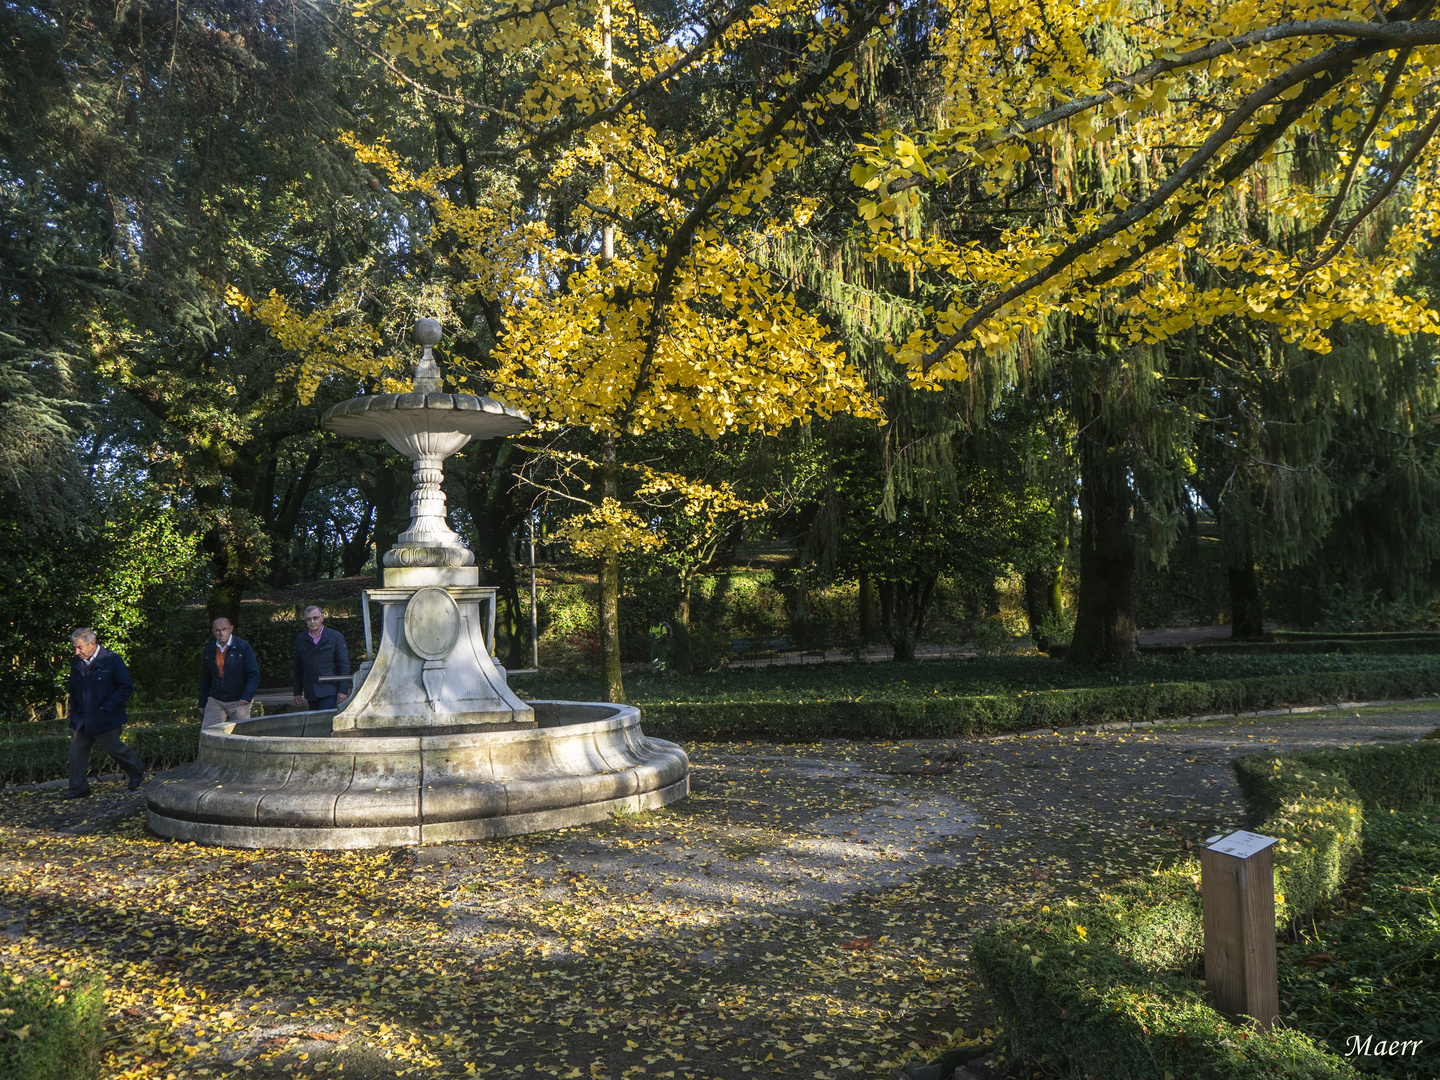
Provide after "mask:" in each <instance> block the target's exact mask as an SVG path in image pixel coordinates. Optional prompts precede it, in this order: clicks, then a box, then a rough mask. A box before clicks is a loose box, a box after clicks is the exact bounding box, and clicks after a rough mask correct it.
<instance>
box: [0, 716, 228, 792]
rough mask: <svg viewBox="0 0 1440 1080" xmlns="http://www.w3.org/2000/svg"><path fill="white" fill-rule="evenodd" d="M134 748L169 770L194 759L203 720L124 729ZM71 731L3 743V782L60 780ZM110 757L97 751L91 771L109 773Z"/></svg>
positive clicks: (67, 765) (151, 763) (64, 771)
mask: <svg viewBox="0 0 1440 1080" xmlns="http://www.w3.org/2000/svg"><path fill="white" fill-rule="evenodd" d="M123 737H124V739H125V742H126V744H127V745H128V746H129V747H130V749H131V750H133V751H135V753H136V755H137V756H139V758H140V760H141V761H143V762H145V764H146V766H147V767H149V768H151V769H168V768H170V767H171V766H173V765H183V764H184V763H185V762H187V761H194V760H195V754H196V751H197V749H198V748H199V745H200V720H199V717H198V714H197V715H196V719H194V720H193V721H189V722H181V723H170V724H138V725H135V726H133V727H128V726H127V727H126V728H125V729H124V733H123ZM69 748H70V737H69V735H68V734H58V735H37V736H32V737H30V738H23V739H11V740H9V741H7V742H4V743H0V783H6V784H34V783H40V782H43V781H45V780H59V779H62V778H63V777H65V776H67V775H68V774H69V771H70V757H69ZM110 767H111V765H110V758H109V756H108V755H106V754H105V753H103V752H102V751H99V750H96V751H95V752H94V753H92V754H91V756H90V771H91V772H92V773H94V772H105V771H107V770H108V769H109V768H110Z"/></svg>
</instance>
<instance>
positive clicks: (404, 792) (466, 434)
mask: <svg viewBox="0 0 1440 1080" xmlns="http://www.w3.org/2000/svg"><path fill="white" fill-rule="evenodd" d="M440 333H441V329H440V324H439V323H438V322H436V321H434V320H432V319H421V320H419V321H418V322H417V324H416V327H415V340H416V341H417V342H418V343H419V344H420V345H422V346H423V347H424V354H423V356H422V358H421V360H420V363H419V364H418V365H417V367H416V370H415V378H414V383H413V387H414V389H413V392H411V393H408V394H372V395H367V396H364V397H358V398H352V399H351V400H349V401H345V402H341V403H340V404H339V405H336V406H335V407H334V408H332V409H331V410H330V411H329V412H327V413H326V414H325V416H324V418H323V419H322V421H321V426H322V427H324V429H325V430H327V431H333V432H335V433H337V434H340V435H349V436H354V437H358V438H370V439H384V440H385V441H386V442H388V443H389V444H390V445H391V446H393V447H394V448H395V449H396V450H398V451H399V452H400V453H402V454H404V455H405V456H406V457H408V458H410V460H411V461H412V462H414V481H415V489H414V492H413V493H412V494H411V496H410V526H409V528H408V529H406V530H405V531H404V532H403V533H401V534H400V536H399V537H398V538H397V541H396V543H395V546H394V547H392V548H391V549H390V550H389V551H387V552H386V553H385V555H384V558H383V560H382V561H383V565H384V582H383V586H382V587H381V588H379V589H373V590H370V591H369V593H368V594H362V608H363V610H364V612H365V621H366V635H365V636H366V647H367V648H369V637H370V633H369V612H370V607H369V605H370V603H371V602H372V601H373V602H376V603H378V604H379V605H380V607H381V611H382V615H381V620H380V644H379V647H378V649H376V650H375V652H374V654H373V655H374V660H373V662H367V663H365V664H362V665H361V666H360V668H359V670H358V671H357V672H356V680H355V686H354V689H353V692H352V693H351V695H350V697H349V698H348V699H347V700H346V701H345V703H344V707H343V708H341V709H339V710H322V711H315V712H291V713H282V714H280V715H276V716H264V717H257V718H255V719H253V720H247V721H241V722H238V723H234V722H230V721H228V720H225V719H223V718H222V719H221V720H218V721H214V722H211V723H208V724H206V725H204V727H203V728H202V729H201V732H200V751H199V756H198V758H197V760H196V761H194V762H192V763H191V764H189V765H183V766H181V767H179V768H177V769H171V770H170V771H168V772H165V773H161V774H160V775H159V776H157V777H156V778H155V780H154V781H152V783H151V784H150V786H149V787H148V789H147V800H148V804H149V805H148V818H147V820H148V824H149V826H150V828H151V829H152V830H153V831H155V832H157V833H159V834H160V835H162V836H170V837H174V838H176V839H179V840H195V841H198V842H200V843H209V844H224V845H227V846H230V847H248V848H260V847H266V848H303V849H318V848H365V847H385V846H394V845H402V844H420V843H428V842H440V841H447V840H474V839H480V838H484V837H492V836H510V835H515V834H518V833H527V832H537V831H540V830H544V829H556V828H563V827H565V826H569V825H578V824H582V823H584V822H589V821H598V820H601V819H603V818H604V817H605V816H606V815H607V814H610V813H614V812H616V811H621V810H632V811H633V810H645V809H652V808H654V807H659V806H664V805H665V804H667V803H669V802H673V801H674V800H676V799H680V798H683V797H684V796H685V795H686V794H687V793H688V791H689V761H688V759H687V758H686V756H685V752H684V751H683V750H682V749H680V747H678V746H676V745H675V744H674V743H669V742H665V741H663V740H660V739H651V738H647V737H646V736H645V734H644V733H643V732H642V731H641V729H640V713H639V710H637V709H635V708H633V707H631V706H628V705H611V704H603V703H592V702H572V701H534V702H524V701H521V700H520V699H519V698H517V697H516V696H515V694H514V693H513V692H512V691H511V690H510V688H509V686H508V685H507V683H506V678H505V670H504V668H502V667H501V666H500V665H499V664H497V663H496V662H495V660H494V659H493V657H492V655H491V654H492V651H493V649H494V644H495V642H494V632H495V589H494V588H493V587H488V586H482V585H481V584H480V574H479V568H478V567H476V566H475V565H474V563H475V557H474V555H473V554H472V553H471V552H470V551H469V549H467V548H466V547H465V546H464V544H463V543H461V541H460V538H459V537H458V536H457V535H456V534H455V532H454V531H453V530H452V529H451V528H450V526H449V524H448V523H447V521H446V517H445V493H444V491H443V489H442V487H441V484H442V481H443V480H444V471H443V466H444V461H445V458H447V457H449V456H450V455H451V454H453V453H455V452H456V451H458V450H460V449H462V448H463V447H464V446H465V445H466V444H468V443H469V442H470V441H471V440H472V439H493V438H501V437H504V436H506V435H512V434H515V433H516V432H520V431H524V430H526V429H527V428H529V427H530V426H531V421H530V419H529V418H528V417H526V416H525V415H524V414H523V413H519V412H517V411H515V410H514V409H510V408H506V407H505V406H504V405H501V404H500V403H499V402H497V401H492V400H490V399H489V398H485V397H479V396H476V395H471V394H447V393H444V392H443V391H442V390H441V379H440V370H439V367H438V366H437V365H436V363H435V359H434V356H433V354H432V352H431V349H432V347H433V346H434V345H436V344H437V343H438V342H439V341H440Z"/></svg>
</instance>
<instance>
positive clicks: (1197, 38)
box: [851, 0, 1440, 385]
mask: <svg viewBox="0 0 1440 1080" xmlns="http://www.w3.org/2000/svg"><path fill="white" fill-rule="evenodd" d="M1432 8H1433V0H1402V2H1400V3H1395V4H1392V5H1388V6H1387V5H1385V4H1378V3H1376V4H1372V3H1371V2H1370V0H1326V2H1320V3H1309V4H1302V5H1300V6H1299V7H1297V6H1296V5H1294V4H1292V3H1282V2H1281V0H1239V2H1231V0H1224V2H1221V0H1017V2H1016V3H1012V4H1005V5H999V6H996V5H973V4H961V3H955V2H954V0H938V2H937V3H935V4H933V5H932V10H933V11H934V12H935V24H934V30H933V34H932V37H931V42H930V43H931V46H932V55H933V56H934V57H935V64H934V67H933V69H932V71H931V73H930V74H931V76H932V77H933V78H934V79H935V80H936V81H937V84H938V86H939V91H938V93H937V94H936V95H935V96H934V107H933V109H932V110H931V111H930V120H929V121H928V122H925V123H923V124H919V125H916V126H915V127H912V128H910V129H906V130H901V129H900V128H896V127H892V128H888V129H886V130H882V131H879V132H877V133H876V134H875V135H874V136H872V138H871V139H869V140H868V141H866V142H864V143H861V144H860V145H858V146H857V147H856V148H855V160H854V165H853V168H852V171H851V178H852V180H853V181H854V182H855V183H856V184H857V185H858V187H859V190H860V198H859V203H858V207H859V217H860V221H861V222H863V224H864V227H865V228H866V231H867V232H868V233H869V235H870V236H871V237H872V245H873V246H872V253H873V254H874V255H875V256H876V257H877V258H880V259H884V260H889V261H891V262H893V263H895V264H898V265H900V266H903V267H906V268H908V269H909V271H910V272H911V273H912V274H920V275H922V276H924V277H925V278H926V280H927V281H929V282H931V283H933V284H935V285H937V286H939V287H940V288H941V289H942V290H943V296H942V299H941V300H940V301H939V302H937V303H933V304H932V306H931V308H930V316H931V317H930V319H929V321H928V323H927V324H926V325H925V326H924V327H923V328H921V329H919V330H917V331H916V332H915V333H914V334H913V335H912V336H911V337H910V339H909V340H908V341H905V342H901V343H896V345H895V346H894V347H893V352H894V353H895V355H896V356H897V357H898V358H899V360H900V361H901V362H903V363H904V364H905V365H907V366H908V367H909V369H910V371H911V373H912V377H913V381H914V382H915V383H916V384H917V385H933V384H934V383H935V381H936V380H944V379H949V378H958V377H964V375H965V374H966V373H967V370H968V366H969V363H968V361H967V359H966V358H967V357H972V358H973V356H974V354H975V352H976V350H981V351H983V352H990V353H997V352H1005V351H1007V350H1013V349H1015V347H1016V346H1017V344H1019V343H1020V342H1022V341H1023V340H1024V339H1026V338H1029V339H1030V340H1032V341H1033V340H1036V339H1038V338H1042V337H1043V336H1044V335H1045V334H1046V333H1047V327H1048V326H1052V325H1053V322H1052V320H1053V319H1054V318H1055V316H1056V315H1060V314H1063V315H1064V316H1066V317H1068V318H1071V319H1082V320H1089V321H1092V322H1094V321H1104V322H1105V323H1106V324H1107V325H1109V326H1111V327H1113V328H1114V334H1115V337H1114V340H1115V341H1116V342H1117V343H1118V344H1119V345H1120V346H1121V347H1125V346H1127V345H1141V346H1143V345H1146V344H1154V343H1157V342H1160V341H1163V340H1165V339H1167V338H1170V337H1173V336H1175V335H1177V334H1180V333H1183V332H1186V331H1188V330H1190V329H1191V328H1193V327H1196V326H1203V325H1205V324H1208V323H1211V322H1214V321H1216V320H1222V319H1233V318H1242V319H1253V320H1260V321H1263V322H1265V323H1268V324H1271V325H1273V326H1274V327H1275V328H1276V329H1277V330H1278V331H1279V333H1280V335H1281V336H1282V337H1283V339H1284V340H1285V341H1288V342H1294V343H1298V344H1299V345H1301V346H1302V347H1304V348H1308V349H1312V350H1316V351H1322V352H1323V351H1326V350H1328V349H1329V348H1330V347H1331V343H1330V338H1331V334H1332V327H1333V326H1335V324H1337V323H1345V322H1351V321H1356V320H1359V321H1363V322H1367V323H1370V324H1373V325H1377V326H1383V327H1386V328H1387V329H1389V330H1390V331H1392V332H1395V333H1400V334H1410V333H1420V332H1424V333H1435V332H1437V331H1440V317H1437V314H1436V312H1435V311H1434V310H1433V309H1432V308H1431V307H1429V306H1428V305H1427V304H1426V302H1425V301H1424V300H1423V299H1421V298H1420V297H1417V296H1413V295H1407V294H1406V288H1405V286H1406V278H1407V276H1408V275H1409V274H1410V272H1411V269H1412V267H1413V266H1414V262H1415V259H1416V257H1417V256H1418V255H1419V254H1421V253H1422V252H1423V251H1424V250H1426V249H1427V248H1428V247H1429V245H1430V244H1431V243H1432V242H1433V238H1434V236H1435V234H1436V231H1437V226H1440V200H1437V191H1440V188H1437V185H1440V174H1437V167H1440V144H1437V142H1436V140H1435V139H1434V135H1435V133H1436V131H1437V129H1440V108H1437V106H1440V102H1437V100H1436V93H1435V70H1436V64H1437V61H1440V21H1436V20H1433V19H1432V18H1431V14H1432ZM967 213H969V214H974V215H982V214H985V215H992V216H990V217H988V218H986V219H985V220H987V221H990V222H998V223H1000V226H1001V227H1000V228H998V229H997V231H996V232H995V233H994V234H990V235H986V236H984V237H983V238H980V239H972V238H967V237H966V236H965V235H964V234H965V232H966V230H963V229H962V230H955V229H953V228H952V227H950V226H949V225H948V224H947V225H941V224H939V222H942V221H946V220H947V219H948V220H949V221H954V220H956V219H957V218H961V217H962V215H964V214H967Z"/></svg>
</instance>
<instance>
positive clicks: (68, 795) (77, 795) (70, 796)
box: [60, 791, 90, 799]
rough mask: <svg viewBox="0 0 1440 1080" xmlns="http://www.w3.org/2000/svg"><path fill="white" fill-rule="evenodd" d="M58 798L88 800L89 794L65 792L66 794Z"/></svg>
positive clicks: (86, 792)
mask: <svg viewBox="0 0 1440 1080" xmlns="http://www.w3.org/2000/svg"><path fill="white" fill-rule="evenodd" d="M60 797H61V798H62V799H88V798H90V792H88V791H67V792H65V794H64V795H61V796H60Z"/></svg>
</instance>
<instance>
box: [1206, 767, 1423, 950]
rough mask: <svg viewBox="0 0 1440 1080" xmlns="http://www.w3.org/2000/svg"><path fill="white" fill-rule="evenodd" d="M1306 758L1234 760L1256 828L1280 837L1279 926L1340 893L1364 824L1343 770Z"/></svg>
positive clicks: (1277, 873) (1357, 854)
mask: <svg viewBox="0 0 1440 1080" xmlns="http://www.w3.org/2000/svg"><path fill="white" fill-rule="evenodd" d="M1379 749H1388V750H1396V749H1400V748H1399V747H1383V748H1379ZM1302 757H1303V755H1296V754H1279V755H1276V754H1255V755H1251V756H1249V757H1243V758H1237V759H1236V760H1235V761H1234V762H1232V763H1231V765H1232V768H1233V769H1234V772H1235V776H1236V778H1237V779H1238V780H1239V783H1240V791H1241V793H1242V795H1243V796H1244V798H1245V804H1246V808H1247V815H1246V816H1247V821H1248V823H1249V824H1250V826H1251V828H1253V829H1254V830H1255V831H1256V832H1259V833H1262V834H1264V835H1265V836H1274V837H1276V838H1277V839H1278V840H1279V843H1278V844H1276V845H1275V852H1274V858H1275V919H1276V922H1277V924H1278V925H1279V926H1282V927H1283V926H1288V925H1289V924H1290V923H1291V922H1292V921H1293V920H1294V919H1296V918H1299V917H1302V916H1304V915H1305V914H1307V913H1308V912H1311V911H1314V910H1315V909H1316V908H1317V907H1319V906H1320V905H1321V904H1323V903H1324V902H1325V901H1327V900H1329V899H1330V898H1331V897H1333V896H1335V895H1336V894H1337V893H1338V892H1339V891H1340V888H1341V886H1342V885H1343V884H1344V882H1345V877H1346V875H1348V874H1349V873H1350V870H1351V868H1352V867H1353V866H1354V865H1355V860H1356V859H1358V858H1359V857H1360V843H1361V837H1362V835H1363V830H1364V821H1365V817H1364V807H1363V803H1362V800H1361V798H1360V796H1359V795H1357V794H1356V792H1355V789H1354V788H1353V787H1351V786H1350V783H1349V781H1348V780H1346V779H1345V777H1344V775H1343V774H1341V773H1340V772H1337V771H1333V770H1325V769H1322V768H1317V767H1315V766H1314V765H1310V764H1307V763H1305V762H1304V761H1303V760H1301V759H1302Z"/></svg>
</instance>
